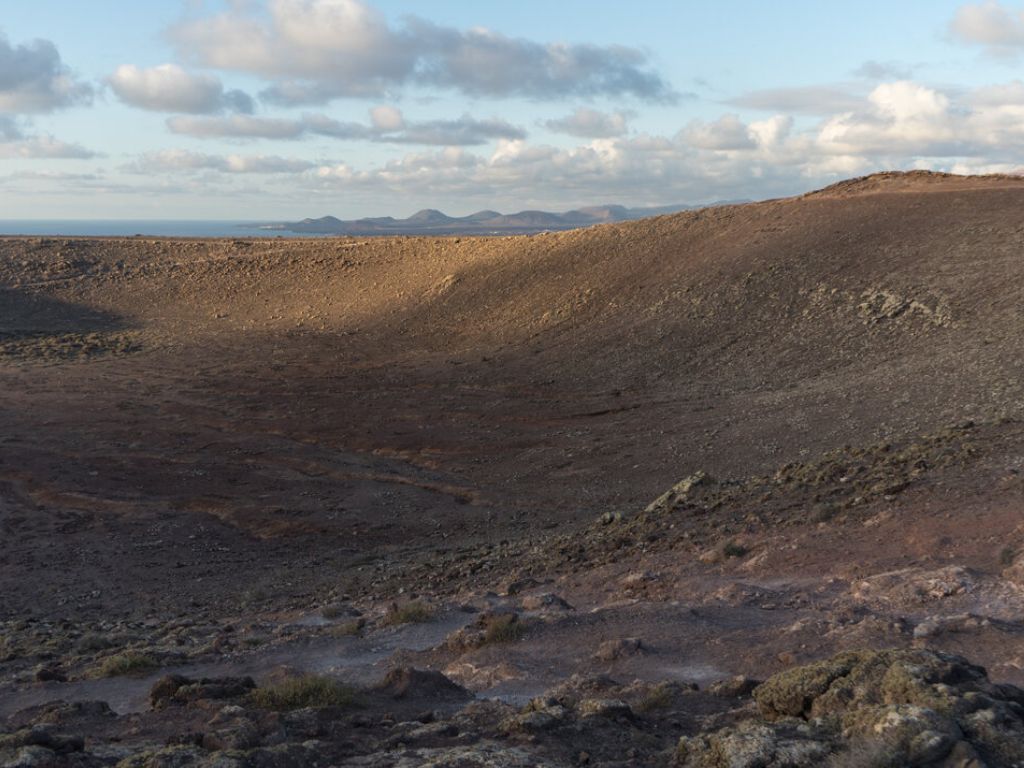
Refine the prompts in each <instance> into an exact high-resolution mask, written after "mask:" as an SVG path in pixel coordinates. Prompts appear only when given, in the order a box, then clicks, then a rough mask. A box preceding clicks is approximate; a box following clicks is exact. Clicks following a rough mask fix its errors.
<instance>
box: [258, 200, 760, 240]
mask: <svg viewBox="0 0 1024 768" xmlns="http://www.w3.org/2000/svg"><path fill="white" fill-rule="evenodd" d="M729 202H733V201H729ZM735 202H740V201H735ZM724 204H726V203H724V202H723V203H716V205H724ZM697 207H704V206H694V205H667V206H663V207H660V208H626V207H625V206H622V205H598V206H593V207H590V208H580V209H578V210H573V211H567V212H566V213H549V212H548V211H520V212H519V213H509V214H506V213H498V212H497V211H477V212H476V213H471V214H470V215H469V216H447V215H445V214H444V213H441V211H438V210H434V209H433V208H425V209H424V210H422V211H419V212H418V213H414V214H413V215H412V216H410V217H409V218H407V219H396V218H394V217H393V216H381V217H377V218H366V219H353V220H348V221H346V220H344V219H339V218H336V217H335V216H324V217H322V218H319V219H303V220H302V221H291V222H281V223H276V224H261V225H259V228H260V229H265V230H271V231H274V230H277V231H283V232H300V233H302V232H307V233H309V234H311V235H360V236H362V235H461V234H466V235H502V234H531V233H536V232H546V231H554V230H565V229H576V228H577V227H589V226H591V225H594V224H606V223H608V222H613V221H630V220H632V219H642V218H645V217H647V216H659V215H661V214H665V213H676V212H678V211H685V210H691V209H693V208H697Z"/></svg>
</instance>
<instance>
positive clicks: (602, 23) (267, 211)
mask: <svg viewBox="0 0 1024 768" xmlns="http://www.w3.org/2000/svg"><path fill="white" fill-rule="evenodd" d="M0 2H2V5H3V13H2V14H0V202H2V211H0V218H212V219H278V218H293V217H302V216H307V215H312V216H318V215H323V214H327V213H331V214H334V215H338V216H341V217H345V218H351V217H357V216H362V215H384V214H393V215H407V214H409V213H411V212H413V211H415V210H417V209H419V208H423V207H428V206H429V207H438V208H441V209H443V210H445V211H447V212H449V213H452V214H465V213H470V212H472V211H474V210H479V209H482V208H496V209H498V210H503V211H513V210H520V209H524V208H532V207H541V208H547V209H558V210H564V209H568V208H571V207H574V206H579V205H588V204H598V203H605V202H617V203H624V204H627V205H634V206H642V205H664V204H672V203H700V202H708V201H713V200H720V199H739V198H742V199H747V198H754V199H758V198H764V197H770V196H776V195H783V194H793V193H798V192H802V191H805V190H807V189H811V188H814V187H818V186H822V185H824V184H828V183H831V182H833V181H835V180H837V179H840V178H844V177H848V176H852V175H859V174H862V173H868V172H871V171H874V170H880V169H888V168H934V169H939V170H951V171H955V172H961V173H974V172H993V171H1000V172H1015V171H1017V170H1018V169H1020V168H1022V167H1024V83H1022V82H1021V79H1020V78H1021V77H1022V71H1021V70H1022V66H1024V59H1022V58H1021V55H1020V54H1021V53H1024V3H1010V2H996V1H995V0H981V2H955V1H952V2H941V1H936V0H929V1H928V2H924V1H923V0H913V1H904V2H900V3H883V2H861V3H858V4H840V3H821V2H805V1H804V0H791V1H789V2H785V3H764V2H754V1H753V0H720V1H719V2H715V3H709V2H682V3H681V2H654V1H653V0H633V1H632V2H629V3H610V2H607V3H604V2H602V3H595V2H593V1H592V0H591V2H581V1H580V0H559V1H558V2H550V1H548V2H532V1H521V2H517V3H499V2H491V3H467V2H461V1H455V0H452V1H450V2H429V3H428V2H403V1H401V0H377V1H376V2H370V1H369V0H368V1H367V2H362V1H361V0H262V1H256V0H252V1H248V0H235V1H234V2H202V1H200V0H184V1H181V0H179V1H173V2H172V1H171V0H163V1H162V2H147V3H138V2H120V1H118V0H96V2H92V3H78V2H71V0H62V1H57V0H36V1H35V2H32V3H25V2H21V1H20V0H0Z"/></svg>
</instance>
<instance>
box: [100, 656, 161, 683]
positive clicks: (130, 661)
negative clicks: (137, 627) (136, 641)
mask: <svg viewBox="0 0 1024 768" xmlns="http://www.w3.org/2000/svg"><path fill="white" fill-rule="evenodd" d="M156 666H157V663H156V659H154V658H153V657H152V656H150V655H149V654H146V653H139V652H138V651H122V652H121V653H117V654H114V655H113V656H108V657H107V658H105V659H104V660H103V662H102V663H101V664H100V667H99V676H100V677H120V676H121V675H135V674H139V673H140V672H148V671H149V670H151V669H154V668H155V667H156Z"/></svg>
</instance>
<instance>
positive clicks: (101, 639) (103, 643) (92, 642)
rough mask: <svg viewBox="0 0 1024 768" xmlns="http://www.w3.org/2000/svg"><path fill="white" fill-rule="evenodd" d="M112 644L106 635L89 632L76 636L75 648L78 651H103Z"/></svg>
mask: <svg viewBox="0 0 1024 768" xmlns="http://www.w3.org/2000/svg"><path fill="white" fill-rule="evenodd" d="M113 645H114V643H113V642H112V641H111V640H110V638H108V637H107V636H106V635H101V634H98V633H95V632H90V633H89V634H87V635H82V636H81V637H80V638H78V642H77V643H75V648H76V649H77V650H78V652H79V653H96V652H97V651H105V650H107V649H108V648H110V647H112V646H113Z"/></svg>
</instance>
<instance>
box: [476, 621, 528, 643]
mask: <svg viewBox="0 0 1024 768" xmlns="http://www.w3.org/2000/svg"><path fill="white" fill-rule="evenodd" d="M525 634H526V625H525V624H524V623H523V622H521V621H519V618H518V617H517V616H516V615H515V614H514V613H505V614H500V615H498V616H494V617H492V618H491V619H490V620H489V621H488V622H487V628H486V629H485V630H484V636H483V643H482V644H483V645H497V644H499V643H514V642H515V641H516V640H519V639H520V638H521V637H522V636H523V635H525Z"/></svg>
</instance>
